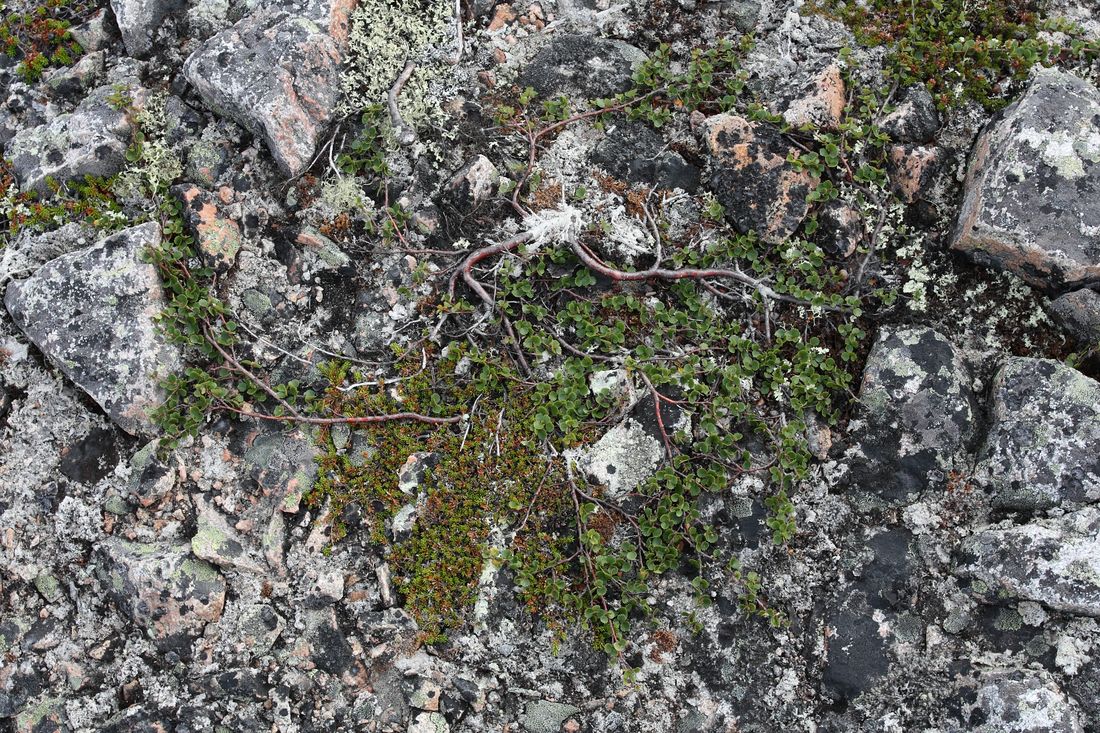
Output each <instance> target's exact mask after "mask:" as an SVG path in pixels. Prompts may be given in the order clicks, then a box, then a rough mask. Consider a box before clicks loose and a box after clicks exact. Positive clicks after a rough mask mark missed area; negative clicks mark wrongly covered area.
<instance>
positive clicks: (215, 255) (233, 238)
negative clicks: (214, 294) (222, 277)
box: [172, 183, 241, 272]
mask: <svg viewBox="0 0 1100 733" xmlns="http://www.w3.org/2000/svg"><path fill="white" fill-rule="evenodd" d="M172 193H173V194H174V195H175V196H176V198H178V199H179V200H180V202H181V203H183V219H184V221H185V222H186V223H187V228H188V231H189V232H190V233H191V236H193V237H194V238H195V244H196V246H197V247H198V250H199V255H200V256H201V257H202V259H203V261H204V262H206V264H207V265H209V266H210V267H213V268H214V269H215V270H217V271H218V272H226V271H228V270H229V269H230V268H231V267H233V264H234V263H235V262H236V261H237V253H238V252H240V251H241V227H240V225H239V224H237V222H235V221H233V220H232V219H230V218H228V217H226V216H225V215H224V214H223V213H222V211H221V207H220V206H218V203H217V201H215V200H214V197H213V196H212V195H211V194H210V193H209V192H208V191H204V190H202V189H201V188H199V187H198V186H194V185H192V184H189V183H188V184H181V185H178V186H173V187H172Z"/></svg>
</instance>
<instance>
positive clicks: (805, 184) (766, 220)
mask: <svg viewBox="0 0 1100 733" xmlns="http://www.w3.org/2000/svg"><path fill="white" fill-rule="evenodd" d="M706 142H707V148H708V150H709V151H710V155H711V167H710V180H709V185H710V188H711V190H712V191H713V192H714V195H715V197H717V199H718V201H719V202H720V203H721V204H722V206H724V207H725V208H726V217H727V218H728V219H729V220H730V221H731V222H732V223H733V225H734V226H735V227H737V229H738V230H739V231H741V232H748V231H750V230H751V231H755V232H756V233H757V234H758V235H759V236H760V238H761V239H763V240H764V241H765V242H768V243H771V244H778V243H779V242H782V241H783V240H785V239H786V238H787V237H789V236H790V235H791V234H793V233H794V232H795V230H796V229H798V227H799V225H800V224H801V223H802V220H803V219H804V218H805V217H806V212H807V211H808V210H809V204H808V202H807V201H806V197H807V196H808V195H809V194H810V191H812V190H813V189H814V188H815V187H816V186H817V183H818V181H817V178H816V177H815V176H814V175H813V174H812V173H810V172H809V171H805V170H797V169H795V168H794V167H793V166H792V165H791V164H790V163H788V162H787V156H788V155H790V154H791V153H793V152H797V151H796V150H795V148H793V147H792V146H791V145H790V143H788V142H787V141H786V140H785V139H784V138H783V135H782V134H781V133H780V132H779V129H778V128H776V127H774V126H772V125H768V124H765V123H756V122H750V121H749V120H747V119H745V118H744V117H738V116H737V115H716V116H714V117H711V118H710V119H709V120H707V123H706Z"/></svg>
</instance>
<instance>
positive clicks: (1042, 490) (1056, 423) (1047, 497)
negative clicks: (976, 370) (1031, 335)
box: [974, 357, 1100, 510]
mask: <svg viewBox="0 0 1100 733" xmlns="http://www.w3.org/2000/svg"><path fill="white" fill-rule="evenodd" d="M991 417H992V424H991V426H990V428H989V433H988V435H987V437H986V440H985V446H984V448H983V449H982V452H981V454H980V461H979V463H978V467H977V471H976V472H975V477H974V481H975V483H977V484H978V485H980V486H982V487H983V488H985V489H986V490H988V491H989V492H990V493H991V494H992V501H993V505H994V506H995V507H999V508H1005V509H1024V510H1035V509H1048V508H1050V507H1053V506H1058V505H1060V504H1062V503H1063V502H1072V503H1086V502H1094V501H1097V500H1100V451H1098V450H1097V447H1098V446H1100V383H1097V382H1096V381H1095V380H1093V379H1089V378H1088V377H1086V376H1085V375H1084V374H1081V372H1079V371H1077V370H1076V369H1073V368H1071V367H1068V366H1066V365H1065V364H1062V363H1060V362H1056V361H1050V360H1047V359H1028V358H1023V357H1019V358H1011V359H1009V360H1008V361H1006V362H1005V364H1004V365H1003V366H1002V367H1001V369H1000V371H999V372H998V373H997V376H996V378H995V379H994V382H993V410H992V416H991Z"/></svg>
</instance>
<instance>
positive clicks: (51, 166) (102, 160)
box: [5, 86, 131, 194]
mask: <svg viewBox="0 0 1100 733" xmlns="http://www.w3.org/2000/svg"><path fill="white" fill-rule="evenodd" d="M112 91H113V90H112V88H111V87H110V86H102V87H99V88H98V89H96V90H94V91H92V92H91V93H89V94H88V96H87V97H85V98H84V99H83V100H81V102H80V104H79V105H77V107H76V109H74V110H73V111H72V112H68V113H64V114H60V115H58V116H57V117H54V118H53V119H52V120H50V121H49V122H47V123H45V124H42V125H39V126H38V127H29V128H24V129H22V130H20V131H19V132H18V133H16V135H15V137H13V138H12V139H11V141H10V142H8V145H7V147H6V149H5V155H6V157H7V158H9V159H10V160H11V164H12V169H13V170H14V171H15V176H16V178H18V179H19V187H20V189H22V190H35V191H38V192H39V193H41V194H48V193H49V192H50V188H49V185H48V182H47V179H53V180H55V181H57V182H58V183H66V182H68V181H71V180H73V179H76V178H83V177H84V176H85V175H91V176H104V177H106V176H113V175H114V174H116V173H118V172H119V171H120V170H122V168H123V167H124V166H125V165H126V148H127V147H128V146H129V145H130V133H131V125H130V120H129V118H128V117H127V115H126V113H125V111H124V110H121V109H115V107H113V106H111V104H110V102H109V101H108V98H109V96H110V95H111V94H112Z"/></svg>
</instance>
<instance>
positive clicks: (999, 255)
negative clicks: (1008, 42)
mask: <svg viewBox="0 0 1100 733" xmlns="http://www.w3.org/2000/svg"><path fill="white" fill-rule="evenodd" d="M1098 162H1100V91H1098V90H1097V89H1096V87H1094V86H1093V85H1092V84H1090V83H1089V82H1087V81H1084V80H1082V79H1080V78H1078V77H1076V76H1073V75H1072V74H1068V73H1065V72H1062V71H1058V70H1056V69H1043V70H1037V71H1036V72H1035V73H1034V77H1033V78H1032V81H1031V83H1030V84H1029V86H1028V88H1027V89H1026V90H1025V92H1024V94H1023V96H1021V97H1020V99H1018V100H1017V101H1016V102H1014V103H1013V104H1012V105H1010V106H1009V107H1008V108H1007V109H1006V110H1005V111H1004V113H1003V115H1002V116H1001V117H999V118H998V119H996V120H995V121H993V122H992V123H991V124H990V125H989V126H988V127H987V128H986V129H985V130H984V131H983V132H982V134H981V136H980V137H979V138H978V141H977V143H976V144H975V147H974V151H973V153H972V155H971V159H970V168H969V171H968V173H967V178H966V184H965V198H964V200H963V205H962V209H961V211H960V212H959V221H958V224H957V226H956V229H955V232H954V235H953V241H952V245H951V246H952V247H953V248H954V249H956V250H959V251H962V252H967V253H968V254H970V255H971V256H972V257H973V258H974V259H975V260H976V261H978V262H979V263H980V264H986V265H993V266H996V267H1000V268H1004V269H1007V270H1009V271H1011V272H1014V273H1016V274H1017V275H1019V276H1020V277H1021V278H1023V279H1024V280H1026V281H1027V282H1029V283H1031V284H1032V285H1034V286H1036V287H1039V288H1043V289H1046V290H1048V291H1058V290H1064V289H1067V288H1071V287H1081V286H1083V285H1087V284H1089V283H1094V282H1100V207H1097V206H1094V205H1093V201H1094V200H1095V198H1096V196H1097V195H1098V194H1100V165H1097V163H1098Z"/></svg>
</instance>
